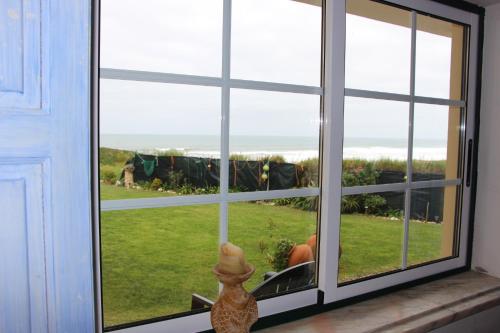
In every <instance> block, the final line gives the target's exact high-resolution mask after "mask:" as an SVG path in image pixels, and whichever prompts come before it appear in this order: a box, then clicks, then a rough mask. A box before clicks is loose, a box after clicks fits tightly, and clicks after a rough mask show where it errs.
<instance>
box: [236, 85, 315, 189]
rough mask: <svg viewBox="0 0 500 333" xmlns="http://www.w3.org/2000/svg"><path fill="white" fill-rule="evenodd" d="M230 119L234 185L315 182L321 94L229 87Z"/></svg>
mask: <svg viewBox="0 0 500 333" xmlns="http://www.w3.org/2000/svg"><path fill="white" fill-rule="evenodd" d="M230 119H231V126H230V138H229V149H230V154H231V156H230V171H229V174H230V178H229V186H230V188H232V190H234V191H258V190H261V191H265V190H282V189H290V188H296V187H305V186H313V187H317V186H319V181H318V170H319V167H318V165H319V163H318V157H319V128H320V124H319V121H320V96H316V95H303V94H292V93H276V92H264V91H255V90H242V89H233V90H232V91H231V117H230Z"/></svg>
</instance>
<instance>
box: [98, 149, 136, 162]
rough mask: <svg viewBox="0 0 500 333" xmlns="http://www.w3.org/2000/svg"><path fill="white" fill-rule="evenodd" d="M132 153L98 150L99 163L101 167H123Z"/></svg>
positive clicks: (116, 150) (117, 150) (132, 155)
mask: <svg viewBox="0 0 500 333" xmlns="http://www.w3.org/2000/svg"><path fill="white" fill-rule="evenodd" d="M132 157H134V153H133V152H131V151H128V150H119V149H111V148H104V147H103V148H99V163H100V164H101V165H115V164H119V165H124V164H125V163H126V162H127V161H128V160H129V159H131V158H132Z"/></svg>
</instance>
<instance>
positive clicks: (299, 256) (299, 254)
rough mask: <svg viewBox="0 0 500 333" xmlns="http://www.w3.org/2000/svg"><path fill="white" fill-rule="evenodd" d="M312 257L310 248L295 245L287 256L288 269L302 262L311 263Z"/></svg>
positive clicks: (303, 245) (305, 245)
mask: <svg viewBox="0 0 500 333" xmlns="http://www.w3.org/2000/svg"><path fill="white" fill-rule="evenodd" d="M313 260H314V255H313V251H312V250H311V247H310V246H309V245H307V244H299V245H295V246H294V247H293V248H292V249H291V250H290V254H289V255H288V267H292V266H295V265H298V264H302V263H304V262H308V261H313Z"/></svg>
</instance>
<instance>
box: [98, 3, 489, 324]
mask: <svg viewBox="0 0 500 333" xmlns="http://www.w3.org/2000/svg"><path fill="white" fill-rule="evenodd" d="M384 2H385V3H388V4H394V5H396V6H403V7H407V8H411V9H412V10H416V11H418V12H422V13H428V14H431V15H433V16H436V17H439V18H445V19H448V20H452V21H456V22H458V23H462V24H466V25H468V26H469V27H470V42H469V59H468V61H469V66H468V73H467V74H468V75H467V76H468V78H469V79H468V86H467V99H466V100H458V101H457V100H446V99H441V98H431V97H424V96H415V95H414V94H410V95H402V94H393V93H384V92H375V91H367V90H358V89H347V88H345V86H344V82H345V73H344V64H345V38H346V35H345V16H346V6H345V0H324V1H323V9H322V10H323V33H324V36H323V67H322V71H323V73H322V76H323V80H322V81H323V85H322V87H315V86H306V85H295V84H286V83H272V82H264V81H252V80H240V79H231V78H230V74H229V71H230V56H231V54H230V51H229V50H230V43H231V33H230V32H231V31H230V30H231V16H230V14H231V0H223V11H224V14H223V32H222V33H223V43H222V44H223V55H222V56H223V63H222V75H221V77H205V76H196V75H183V74H173V73H156V72H147V71H137V70H121V69H110V68H101V69H100V70H99V67H98V63H99V60H98V59H99V0H94V3H95V4H97V5H95V6H94V22H93V35H94V36H93V47H94V48H93V55H94V58H93V59H94V64H93V65H94V67H93V76H94V79H95V80H94V87H93V96H91V97H92V98H93V101H92V103H93V109H94V114H93V118H92V120H93V126H94V132H93V140H92V141H93V149H94V158H93V185H94V186H93V193H92V196H93V198H94V200H93V202H94V214H93V216H94V221H95V223H94V228H95V232H94V244H95V249H94V253H95V257H96V258H97V259H96V264H95V267H94V269H95V274H96V279H95V289H96V331H97V332H102V331H104V328H103V322H102V299H101V280H100V274H101V273H100V265H101V263H100V260H99V258H100V234H99V229H100V227H99V216H100V211H101V209H102V211H109V210H124V209H139V208H153V207H169V206H180V205H199V204H214V203H215V204H221V214H220V221H219V224H220V226H222V228H220V235H219V238H220V240H221V241H223V240H227V221H228V220H227V209H228V208H227V205H228V203H230V202H240V201H248V200H256V199H275V198H289V197H307V196H316V195H319V196H320V197H319V198H320V200H321V205H320V211H319V216H320V218H319V222H318V223H319V225H318V228H319V229H318V230H319V236H320V237H319V243H318V248H319V256H320V260H319V264H318V271H317V277H318V278H317V280H318V286H317V288H311V289H308V290H303V291H298V292H294V293H290V294H285V295H277V296H276V297H272V298H269V299H265V300H261V301H259V302H258V306H259V312H260V315H261V317H262V316H270V315H273V314H277V313H281V312H284V311H289V310H294V309H297V308H301V307H305V306H308V305H322V304H328V303H333V302H337V301H340V300H345V299H349V298H352V297H355V296H359V295H363V294H367V293H370V292H374V291H377V290H381V289H384V288H387V287H392V286H396V285H400V284H403V283H405V282H409V281H413V280H418V279H420V278H423V277H429V276H433V275H436V274H439V273H442V272H446V271H451V270H454V269H457V268H463V267H466V265H467V242H466V240H467V238H468V235H469V215H470V207H471V205H470V204H471V202H470V200H471V195H472V193H471V188H470V187H468V186H466V185H465V184H462V183H463V182H462V180H461V179H446V180H432V181H423V182H416V183H411V182H409V183H408V182H407V183H397V184H383V185H373V186H366V187H364V186H360V187H350V188H342V186H341V176H342V160H343V149H342V148H343V147H342V143H343V124H344V122H343V110H344V98H345V96H351V97H362V98H374V99H384V100H394V101H404V102H410V104H412V103H413V104H414V103H424V104H436V105H449V106H457V107H461V108H467V113H466V120H465V124H466V127H465V128H464V129H463V132H464V136H463V141H464V142H469V140H474V138H475V133H474V131H475V128H474V120H475V119H474V117H475V114H476V112H475V111H476V110H475V108H476V84H477V82H476V78H477V68H478V59H477V49H478V44H479V35H478V34H479V21H480V17H479V15H478V14H475V13H471V12H468V11H465V10H461V9H457V8H454V7H451V6H447V5H444V4H441V3H438V2H435V1H432V0H421V1H418V2H416V1H411V0H385V1H384ZM224 50H226V51H224ZM413 52H414V51H413ZM413 52H412V53H413ZM96 59H97V61H96ZM413 71H414V61H413ZM99 75H100V76H99ZM413 76H414V73H413ZM100 78H101V79H113V80H130V81H147V82H163V83H175V84H188V85H189V84H190V85H199V86H213V87H220V88H221V89H222V90H221V91H222V94H221V95H222V96H221V101H222V104H221V126H222V128H221V133H224V132H225V133H226V135H225V136H224V135H222V136H221V169H220V170H221V175H220V176H221V183H220V188H221V193H219V194H215V195H206V196H180V197H171V198H167V197H165V198H144V199H128V200H113V201H102V202H101V201H100V200H99V184H98V179H99V175H98V172H99V159H98V152H99V136H98V135H99V134H98V133H99V132H98V128H99V118H98V108H99V102H98V98H99V79H100ZM96 81H97V82H96ZM231 88H240V89H251V90H265V91H276V92H288V93H299V94H312V95H319V96H321V97H322V105H323V115H322V119H321V131H320V133H321V134H320V136H321V137H322V142H323V143H322V149H321V150H320V154H321V155H320V160H321V161H322V163H321V169H320V174H322V175H324V176H323V177H321V183H320V184H321V186H320V187H318V188H302V189H292V190H280V191H269V192H267V191H256V192H241V193H228V191H227V190H228V181H229V177H228V175H229V161H228V159H227V157H228V156H229V145H228V142H229V98H230V96H229V93H230V89H231ZM412 89H413V92H414V87H413V88H412ZM464 149H465V147H464ZM409 150H410V149H409ZM472 153H473V152H472V151H471V150H465V151H464V152H463V154H464V156H463V161H467V160H469V158H470V156H469V155H471V154H472ZM409 154H411V153H410V152H409ZM96 157H97V158H96ZM223 161H224V162H223ZM411 164H412V163H409V165H411ZM409 167H410V168H411V166H409ZM463 168H465V166H464V167H463ZM410 170H411V169H410ZM467 171H468V170H464V172H467ZM408 175H409V176H411V173H408ZM457 185H461V187H462V193H461V200H462V202H463V205H462V215H461V221H460V225H459V226H458V227H459V231H458V232H459V237H460V239H461V240H462V241H461V242H460V244H459V249H458V256H457V257H454V258H451V259H446V260H442V261H439V262H435V263H431V264H428V265H424V266H421V267H416V268H411V269H408V270H405V271H398V272H395V273H392V274H389V275H384V276H379V277H374V278H371V279H368V280H365V281H359V282H355V283H352V284H348V285H338V283H337V278H338V276H337V275H338V274H337V267H338V264H339V263H338V245H339V239H340V202H341V198H342V195H346V194H358V193H371V192H382V191H383V192H386V191H403V190H404V191H411V190H412V189H415V188H429V187H444V186H457ZM223 189H224V190H225V191H223ZM223 203H225V204H223ZM223 205H224V206H223ZM125 326H126V325H124V327H123V328H120V329H117V331H119V332H126V333H142V332H149V333H151V332H165V331H175V332H195V331H204V330H208V329H210V328H211V325H210V318H209V313H208V312H202V313H196V314H188V315H186V314H182V315H181V316H178V317H175V318H172V319H168V320H164V319H161V318H157V319H154V320H152V321H148V322H144V323H141V324H138V325H135V326H130V327H125Z"/></svg>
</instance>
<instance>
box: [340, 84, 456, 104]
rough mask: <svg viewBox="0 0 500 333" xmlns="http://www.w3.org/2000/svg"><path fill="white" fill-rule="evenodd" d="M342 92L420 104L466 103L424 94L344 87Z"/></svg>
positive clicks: (348, 94) (362, 96)
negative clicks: (414, 94)
mask: <svg viewBox="0 0 500 333" xmlns="http://www.w3.org/2000/svg"><path fill="white" fill-rule="evenodd" d="M344 94H345V96H349V97H361V98H372V99H382V100H387V101H396V102H414V103H422V104H435V105H449V106H458V107H465V105H466V102H465V101H462V100H455V99H445V98H435V97H425V96H412V95H404V94H394V93H388V92H381V91H372V90H362V89H352V88H345V89H344Z"/></svg>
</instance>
